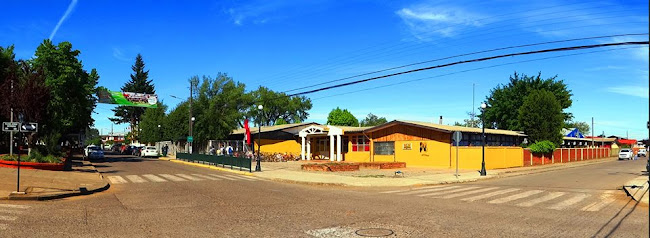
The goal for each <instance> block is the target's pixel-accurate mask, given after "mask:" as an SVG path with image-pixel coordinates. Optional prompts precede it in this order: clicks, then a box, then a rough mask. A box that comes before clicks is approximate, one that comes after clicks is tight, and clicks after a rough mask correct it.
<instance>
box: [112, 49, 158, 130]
mask: <svg viewBox="0 0 650 238" xmlns="http://www.w3.org/2000/svg"><path fill="white" fill-rule="evenodd" d="M144 67H145V64H144V60H142V55H140V54H138V55H137V56H136V57H135V63H134V64H133V66H131V69H132V70H133V73H132V74H131V80H129V81H128V82H126V83H125V84H124V86H122V88H121V90H122V92H135V93H146V94H155V93H156V90H155V89H154V85H153V80H150V79H149V70H145V68H144ZM144 111H145V108H143V107H130V106H118V107H116V108H115V109H113V112H115V117H114V118H110V120H111V121H112V122H114V123H118V124H121V123H130V125H131V128H134V129H133V130H132V131H134V132H137V131H138V130H139V129H138V128H137V127H138V126H137V125H139V124H140V121H142V114H144ZM133 137H134V139H138V134H137V133H134V136H133Z"/></svg>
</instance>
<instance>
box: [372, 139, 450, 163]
mask: <svg viewBox="0 0 650 238" xmlns="http://www.w3.org/2000/svg"><path fill="white" fill-rule="evenodd" d="M420 142H423V143H426V147H427V150H426V151H422V152H420ZM404 144H411V146H410V147H411V149H410V150H408V149H404ZM449 146H450V145H449V143H444V142H441V141H435V140H424V141H395V160H396V161H397V162H406V166H408V167H441V168H449V166H450V165H449ZM376 157H377V155H375V158H376Z"/></svg>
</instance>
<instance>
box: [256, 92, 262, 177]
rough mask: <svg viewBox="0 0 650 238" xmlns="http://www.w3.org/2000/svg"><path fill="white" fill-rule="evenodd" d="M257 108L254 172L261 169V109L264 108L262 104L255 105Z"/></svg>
mask: <svg viewBox="0 0 650 238" xmlns="http://www.w3.org/2000/svg"><path fill="white" fill-rule="evenodd" d="M257 109H258V110H259V114H258V116H259V121H258V122H257V126H258V131H257V164H255V172H260V171H262V164H261V163H260V160H261V156H260V153H261V150H262V149H261V148H262V109H264V106H262V105H257Z"/></svg>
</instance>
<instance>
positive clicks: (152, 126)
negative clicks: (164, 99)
mask: <svg viewBox="0 0 650 238" xmlns="http://www.w3.org/2000/svg"><path fill="white" fill-rule="evenodd" d="M165 111H167V106H166V105H164V104H162V103H160V102H158V107H157V108H147V110H145V111H144V114H142V121H141V122H140V130H141V131H140V142H142V143H146V144H149V143H155V142H158V141H163V140H165V139H166V138H165V137H164V136H165V135H164V134H163V131H164V130H165V129H167V128H168V127H169V126H168V125H167V123H165V119H166V115H165ZM158 125H160V127H159V126H158Z"/></svg>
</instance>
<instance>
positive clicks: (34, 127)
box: [20, 122, 38, 132]
mask: <svg viewBox="0 0 650 238" xmlns="http://www.w3.org/2000/svg"><path fill="white" fill-rule="evenodd" d="M37 131H38V123H35V122H27V123H23V124H22V125H21V126H20V132H37Z"/></svg>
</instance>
